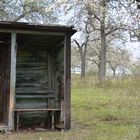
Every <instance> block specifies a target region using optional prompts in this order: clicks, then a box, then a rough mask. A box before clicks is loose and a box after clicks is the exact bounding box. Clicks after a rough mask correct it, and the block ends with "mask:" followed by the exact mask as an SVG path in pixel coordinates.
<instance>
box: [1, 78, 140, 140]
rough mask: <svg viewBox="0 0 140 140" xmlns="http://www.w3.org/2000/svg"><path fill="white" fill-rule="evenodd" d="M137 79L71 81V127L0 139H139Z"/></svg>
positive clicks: (75, 79)
mask: <svg viewBox="0 0 140 140" xmlns="http://www.w3.org/2000/svg"><path fill="white" fill-rule="evenodd" d="M139 83H140V80H139V79H137V78H126V79H116V80H108V81H107V82H106V83H105V84H104V85H103V87H99V86H98V85H97V84H96V79H95V78H91V77H90V78H86V79H85V80H82V81H81V80H80V79H79V78H77V77H74V78H73V82H72V85H73V86H72V128H71V130H69V131H67V132H36V133H34V132H32V133H31V132H27V133H13V134H0V140H140V86H139Z"/></svg>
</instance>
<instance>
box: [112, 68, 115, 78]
mask: <svg viewBox="0 0 140 140" xmlns="http://www.w3.org/2000/svg"><path fill="white" fill-rule="evenodd" d="M112 71H113V77H115V76H116V70H115V69H112Z"/></svg>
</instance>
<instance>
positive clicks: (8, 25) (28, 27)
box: [0, 21, 76, 36]
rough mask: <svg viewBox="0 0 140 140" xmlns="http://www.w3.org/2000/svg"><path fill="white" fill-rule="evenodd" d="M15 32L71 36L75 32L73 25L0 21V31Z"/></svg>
mask: <svg viewBox="0 0 140 140" xmlns="http://www.w3.org/2000/svg"><path fill="white" fill-rule="evenodd" d="M13 31H14V32H16V33H26V34H34V33H36V34H48V35H64V34H70V35H71V36H72V35H73V34H74V33H75V32H76V30H75V29H73V26H70V27H68V26H59V25H44V24H43V25H33V24H28V23H23V22H9V21H1V22H0V32H13Z"/></svg>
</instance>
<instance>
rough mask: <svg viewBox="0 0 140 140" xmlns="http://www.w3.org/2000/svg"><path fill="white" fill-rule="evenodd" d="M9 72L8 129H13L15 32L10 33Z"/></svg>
mask: <svg viewBox="0 0 140 140" xmlns="http://www.w3.org/2000/svg"><path fill="white" fill-rule="evenodd" d="M10 70H11V72H10V101H9V120H8V128H9V130H13V129H14V112H13V110H14V105H15V104H14V103H15V80H16V33H15V32H12V33H11V69H10Z"/></svg>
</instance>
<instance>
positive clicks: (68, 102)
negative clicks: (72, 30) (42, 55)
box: [64, 34, 71, 130]
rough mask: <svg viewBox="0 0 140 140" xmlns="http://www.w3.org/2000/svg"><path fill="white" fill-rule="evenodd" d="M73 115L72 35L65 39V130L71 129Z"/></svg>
mask: <svg viewBox="0 0 140 140" xmlns="http://www.w3.org/2000/svg"><path fill="white" fill-rule="evenodd" d="M70 117H71V35H70V34H66V35H65V41H64V130H67V129H70Z"/></svg>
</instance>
